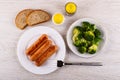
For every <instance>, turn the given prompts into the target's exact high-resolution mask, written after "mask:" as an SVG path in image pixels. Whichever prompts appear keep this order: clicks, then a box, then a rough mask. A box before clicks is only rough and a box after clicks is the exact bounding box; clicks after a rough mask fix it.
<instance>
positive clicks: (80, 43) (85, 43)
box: [74, 38, 88, 47]
mask: <svg viewBox="0 0 120 80" xmlns="http://www.w3.org/2000/svg"><path fill="white" fill-rule="evenodd" d="M74 45H75V46H76V47H80V46H84V47H87V46H88V43H87V41H86V40H85V39H84V38H82V39H80V40H77V41H75V42H74Z"/></svg>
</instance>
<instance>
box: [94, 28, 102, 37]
mask: <svg viewBox="0 0 120 80" xmlns="http://www.w3.org/2000/svg"><path fill="white" fill-rule="evenodd" d="M94 34H95V37H99V36H101V32H100V30H98V29H95V31H94Z"/></svg>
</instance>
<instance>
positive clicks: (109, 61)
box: [0, 0, 120, 80]
mask: <svg viewBox="0 0 120 80" xmlns="http://www.w3.org/2000/svg"><path fill="white" fill-rule="evenodd" d="M66 2H67V0H66V1H65V0H0V80H119V79H120V0H74V2H75V3H76V4H77V6H78V7H77V8H78V9H77V13H76V14H75V15H74V16H71V17H69V16H65V18H66V19H65V23H64V24H63V25H60V26H56V25H54V24H53V23H52V21H49V22H47V23H44V24H39V25H44V26H50V27H52V28H54V29H56V30H57V31H58V32H59V33H61V35H62V36H63V37H64V40H65V42H66V38H65V37H66V31H67V30H68V28H69V26H70V25H71V24H72V23H73V22H74V21H76V20H77V19H80V18H84V17H88V18H93V19H95V20H97V21H99V22H100V25H102V27H104V28H105V32H106V34H107V36H106V37H107V40H106V45H105V49H104V51H103V52H102V53H101V54H99V55H97V56H95V57H92V58H88V59H85V58H80V57H78V56H77V55H75V54H73V53H72V52H71V51H70V50H69V48H68V46H67V44H66V46H67V52H66V58H65V61H67V62H74V61H81V62H82V61H86V62H87V61H100V62H103V63H104V64H105V65H104V66H101V67H88V66H64V67H62V68H60V69H59V70H57V71H55V72H53V73H51V74H48V75H35V74H32V73H30V72H28V71H26V70H25V69H24V68H23V67H22V66H21V65H20V63H19V61H18V58H17V53H16V46H17V42H18V40H19V37H20V36H21V35H22V34H23V32H24V31H26V30H28V29H29V28H26V29H25V30H19V29H18V28H16V26H15V24H14V20H15V16H16V14H17V13H18V12H19V11H20V10H23V9H25V8H33V9H44V10H46V11H48V12H50V13H51V14H54V13H56V12H61V13H63V14H64V13H65V11H64V5H65V3H66ZM36 26H38V25H36Z"/></svg>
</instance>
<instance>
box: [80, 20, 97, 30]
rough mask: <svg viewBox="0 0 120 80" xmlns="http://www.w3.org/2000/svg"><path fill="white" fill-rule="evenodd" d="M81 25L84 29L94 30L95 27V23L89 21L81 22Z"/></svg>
mask: <svg viewBox="0 0 120 80" xmlns="http://www.w3.org/2000/svg"><path fill="white" fill-rule="evenodd" d="M82 27H83V30H84V31H95V29H96V25H95V24H90V23H89V22H82Z"/></svg>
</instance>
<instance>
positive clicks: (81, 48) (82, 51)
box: [78, 46, 87, 54]
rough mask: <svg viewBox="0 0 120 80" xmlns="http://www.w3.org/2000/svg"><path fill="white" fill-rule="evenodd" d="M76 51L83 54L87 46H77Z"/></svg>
mask: <svg viewBox="0 0 120 80" xmlns="http://www.w3.org/2000/svg"><path fill="white" fill-rule="evenodd" d="M78 51H79V52H80V53H81V54H83V53H85V52H86V51H87V48H86V47H83V46H82V47H79V48H78Z"/></svg>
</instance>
